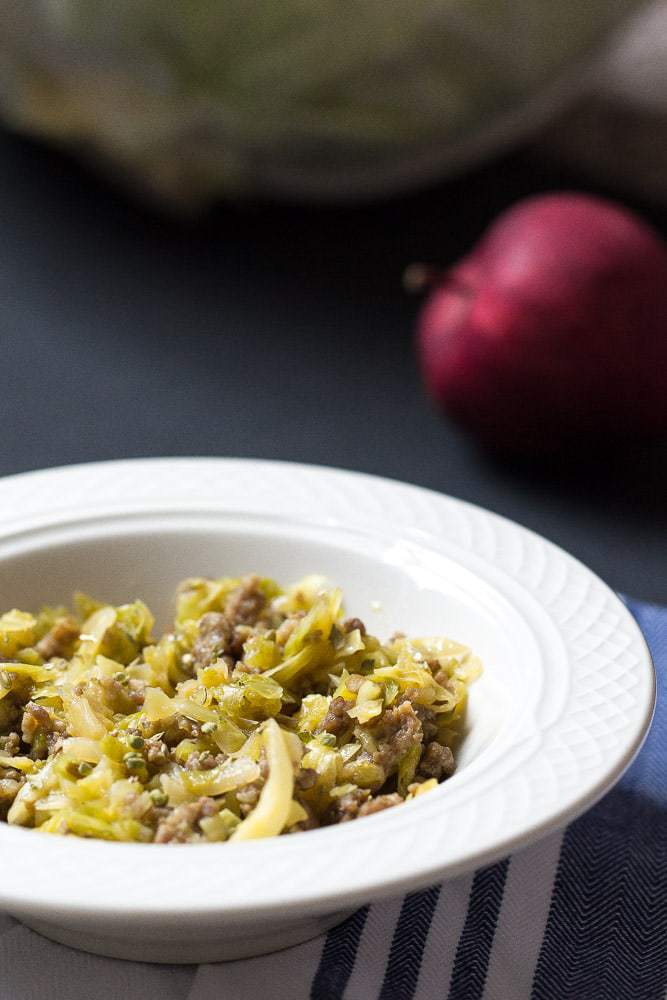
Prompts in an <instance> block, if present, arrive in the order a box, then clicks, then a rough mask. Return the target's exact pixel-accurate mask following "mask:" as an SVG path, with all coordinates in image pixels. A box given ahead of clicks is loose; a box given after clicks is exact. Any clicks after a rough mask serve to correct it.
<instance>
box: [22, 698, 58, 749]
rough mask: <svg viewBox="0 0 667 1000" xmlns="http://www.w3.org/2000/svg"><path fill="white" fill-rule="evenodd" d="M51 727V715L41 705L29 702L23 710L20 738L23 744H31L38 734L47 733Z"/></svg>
mask: <svg viewBox="0 0 667 1000" xmlns="http://www.w3.org/2000/svg"><path fill="white" fill-rule="evenodd" d="M52 725H53V717H52V715H51V713H50V712H49V711H48V710H47V709H46V708H44V707H43V706H42V705H37V704H35V702H34V701H29V702H28V704H27V705H26V706H25V708H24V709H23V717H22V719H21V736H22V737H23V742H24V743H32V741H33V740H34V738H35V736H36V735H37V733H38V732H42V733H48V732H50V730H51V728H52Z"/></svg>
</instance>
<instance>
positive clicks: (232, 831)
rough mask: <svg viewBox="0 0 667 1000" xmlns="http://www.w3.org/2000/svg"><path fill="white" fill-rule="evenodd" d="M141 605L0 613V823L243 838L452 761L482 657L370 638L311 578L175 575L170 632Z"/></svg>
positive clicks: (430, 781) (440, 645) (433, 780)
mask: <svg viewBox="0 0 667 1000" xmlns="http://www.w3.org/2000/svg"><path fill="white" fill-rule="evenodd" d="M153 628H154V619H153V616H152V614H151V612H150V610H149V609H148V608H147V607H146V605H145V604H144V603H143V602H142V601H139V600H136V601H133V602H130V603H127V604H122V605H118V606H112V605H109V604H104V603H103V602H100V601H98V600H96V599H94V598H92V597H88V596H87V595H85V594H76V595H75V598H74V611H72V612H70V611H68V610H67V609H66V608H43V609H42V610H41V611H40V612H38V613H37V614H36V615H33V614H29V613H27V612H24V611H19V610H16V609H13V610H11V611H8V612H6V613H5V614H4V615H2V616H1V617H0V655H1V656H2V658H3V659H2V662H0V780H1V779H4V780H1V783H0V792H1V795H0V819H4V820H6V821H7V822H8V823H11V824H14V825H20V826H26V827H33V828H36V829H39V830H41V831H43V832H48V833H57V834H74V835H77V836H83V837H98V838H102V839H105V840H120V841H128V840H130V841H140V842H151V841H154V842H159V843H168V842H192V841H207V840H208V841H211V842H221V841H226V840H233V841H243V840H251V839H255V838H258V837H267V836H275V835H278V834H282V833H291V832H296V831H299V830H304V829H312V828H313V827H316V826H321V825H326V824H330V823H336V822H341V821H344V820H348V819H354V818H356V817H357V816H363V815H365V814H366V813H367V812H376V811H378V810H379V809H381V808H386V807H387V806H389V805H394V804H398V803H399V802H401V801H404V800H409V799H413V798H415V797H417V796H418V795H421V794H423V793H424V792H426V791H428V790H430V789H431V788H433V787H436V786H437V784H438V782H439V781H441V780H443V779H444V778H445V777H447V776H448V775H449V774H450V773H451V770H452V750H455V749H456V747H457V744H458V741H459V740H460V738H461V736H462V733H463V731H464V727H465V711H466V704H467V695H468V686H469V684H470V683H471V682H472V681H473V680H474V679H475V678H476V677H477V676H478V675H479V673H480V671H481V665H480V663H479V660H478V659H477V658H476V657H475V656H474V655H473V654H472V653H471V651H470V650H469V649H468V648H467V647H466V646H463V645H461V644H460V643H456V642H454V641H452V640H450V639H444V638H434V639H409V638H406V637H404V636H403V635H401V634H397V635H396V636H395V637H393V638H392V639H391V640H389V641H388V642H385V643H382V642H381V641H380V640H379V639H378V638H376V637H374V636H371V635H369V634H368V633H367V632H366V629H365V627H364V625H363V624H362V623H361V622H360V621H359V619H356V618H355V619H349V620H347V621H346V620H345V618H344V612H343V600H342V593H341V591H340V590H339V589H338V588H335V587H332V586H331V585H330V584H329V583H328V582H327V581H326V580H325V578H324V577H322V576H318V575H312V576H308V577H305V578H304V579H303V580H301V581H298V582H297V583H296V584H293V585H292V586H289V587H287V588H285V589H282V588H280V587H279V586H278V585H277V584H276V583H275V582H273V581H272V580H269V579H267V578H262V577H258V576H246V577H221V578H220V579H216V580H210V579H204V578H191V579H188V580H186V581H185V582H184V583H183V584H181V586H180V587H179V588H178V591H177V596H176V614H175V620H174V624H173V627H172V631H170V632H168V633H166V634H165V635H162V636H159V637H154V636H153V634H152V633H153Z"/></svg>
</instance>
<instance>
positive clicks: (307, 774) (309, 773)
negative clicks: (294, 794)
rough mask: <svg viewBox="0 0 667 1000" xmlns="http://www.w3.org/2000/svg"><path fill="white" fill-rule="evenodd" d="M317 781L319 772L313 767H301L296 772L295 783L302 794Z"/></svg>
mask: <svg viewBox="0 0 667 1000" xmlns="http://www.w3.org/2000/svg"><path fill="white" fill-rule="evenodd" d="M316 781H317V771H316V770H314V768H312V767H300V768H299V770H298V771H297V772H296V775H295V778H294V783H295V785H296V787H297V788H298V789H299V791H300V792H306V791H308V789H309V788H312V787H313V785H314V784H315V782H316Z"/></svg>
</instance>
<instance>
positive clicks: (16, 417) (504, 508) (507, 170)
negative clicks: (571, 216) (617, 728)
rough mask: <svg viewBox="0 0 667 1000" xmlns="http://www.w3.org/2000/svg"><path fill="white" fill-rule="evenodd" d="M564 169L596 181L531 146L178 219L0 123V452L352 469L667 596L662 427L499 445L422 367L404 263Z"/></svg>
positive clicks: (444, 253)
mask: <svg viewBox="0 0 667 1000" xmlns="http://www.w3.org/2000/svg"><path fill="white" fill-rule="evenodd" d="M564 186H567V187H577V188H589V189H590V185H589V184H588V183H587V182H586V180H585V179H583V178H581V177H577V176H573V175H572V174H566V173H564V172H559V171H558V170H557V169H556V168H555V167H552V166H547V165H545V164H544V163H543V162H542V163H540V162H536V161H535V160H534V159H533V158H532V157H531V156H530V154H529V153H527V152H525V151H523V152H519V153H514V154H512V155H511V156H509V157H507V158H505V159H503V160H500V161H496V162H495V163H492V164H489V165H486V166H485V167H484V168H482V169H480V170H478V171H476V172H474V173H472V174H470V175H468V176H467V177H466V178H465V179H458V180H455V181H453V182H450V183H448V184H443V185H440V186H438V187H436V188H433V189H431V190H430V191H426V192H422V193H421V194H417V195H409V196H405V197H401V198H400V199H397V200H394V201H393V202H391V203H384V204H383V203H378V204H373V205H366V206H360V207H354V208H343V209H341V208H338V209H333V208H314V207H286V206H282V207H281V206H273V207H266V206H265V207H261V206H258V205H245V206H241V207H227V208H221V209H218V210H216V211H215V212H214V213H213V214H212V215H211V216H210V217H209V218H208V219H207V220H205V221H200V222H198V223H196V224H194V223H185V224H183V223H176V222H173V221H169V220H167V219H166V218H163V217H160V216H159V215H157V214H154V213H151V212H149V211H147V210H142V209H139V208H138V207H137V206H136V205H133V204H132V203H131V202H130V201H129V200H127V199H125V198H124V197H123V196H122V194H121V193H120V192H117V191H114V190H113V189H110V188H109V186H107V185H106V184H105V183H103V182H101V181H100V180H99V179H98V178H97V177H96V176H95V175H94V174H93V173H89V172H88V171H86V170H85V169H82V168H80V167H78V166H77V165H76V164H74V163H73V162H71V161H70V160H69V159H68V158H67V157H64V156H61V155H58V154H55V153H52V152H49V151H47V150H45V149H43V148H41V147H40V146H38V145H36V144H33V143H31V142H27V141H25V140H21V139H17V138H15V137H12V136H8V135H7V136H2V135H0V350H1V357H2V364H1V365H0V421H1V426H2V435H1V436H0V474H3V475H6V474H10V473H14V472H19V471H23V470H27V469H32V468H37V467H41V466H49V465H60V464H65V463H70V462H82V461H90V460H95V459H107V458H118V457H129V456H142V455H165V454H175V455H185V454H212V455H247V456H259V457H270V458H281V459H294V460H299V461H304V462H318V463H324V464H331V465H337V466H344V467H348V468H353V469H361V470H364V471H368V472H373V473H378V474H380V475H386V476H392V477H395V478H399V479H405V480H409V481H412V482H415V483H418V484H421V485H424V486H428V487H431V488H433V489H437V490H441V491H444V492H446V493H451V494H453V495H455V496H458V497H462V498H464V499H466V500H470V501H473V502H475V503H479V504H481V505H483V506H485V507H489V508H491V509H492V510H495V511H497V512H499V513H501V514H505V515H507V516H508V517H511V518H514V519H516V520H518V521H520V522H522V523H523V524H526V525H528V526H529V527H531V528H533V529H535V530H537V531H539V532H541V533H542V534H544V535H546V536H547V537H549V538H551V539H552V540H553V541H555V542H557V543H559V544H561V545H563V546H564V547H565V548H566V549H568V550H569V551H571V552H572V553H574V554H575V555H576V556H578V557H579V558H581V559H582V560H583V561H584V562H586V563H588V564H589V565H590V566H591V567H592V568H593V569H594V570H596V571H597V572H598V573H600V574H601V575H602V576H603V577H604V578H605V579H606V580H607V581H608V582H609V583H610V584H611V585H612V586H613V587H615V588H616V589H620V590H623V591H625V592H626V593H632V594H634V595H635V596H637V597H642V598H646V599H649V600H654V601H658V602H663V603H667V486H666V484H667V473H666V471H665V470H666V469H667V449H666V448H665V447H658V448H655V449H653V450H652V451H649V452H645V451H642V452H639V451H636V450H634V449H631V450H630V451H628V450H625V451H623V452H622V453H621V454H619V455H618V456H617V457H615V458H613V459H610V458H609V456H607V457H605V458H603V459H599V460H596V459H595V458H594V457H592V458H591V461H590V462H589V463H586V464H585V465H584V466H582V467H579V468H577V469H572V468H570V469H566V468H563V467H562V466H554V465H552V464H549V465H548V466H547V467H546V468H540V467H538V466H536V465H535V464H523V465H518V464H516V463H507V462H500V461H497V460H493V459H491V458H489V457H488V456H485V455H483V454H482V453H481V452H480V451H479V450H478V449H477V448H475V447H474V445H473V444H472V443H471V442H470V441H469V440H468V439H467V438H466V437H465V436H463V435H462V434H461V433H460V432H459V431H457V430H455V429H454V428H453V427H451V425H449V424H448V423H447V422H446V421H444V420H443V419H442V418H441V417H439V416H438V415H437V414H436V413H435V412H434V411H433V410H432V408H431V407H430V405H429V404H428V402H427V401H426V399H425V398H424V395H423V393H422V391H421V387H420V384H419V380H418V375H417V371H416V367H415V363H414V357H413V349H412V343H411V330H412V325H413V320H414V315H415V312H416V309H417V305H418V303H417V302H415V301H414V300H411V299H410V298H408V297H407V296H406V295H405V294H404V292H403V291H402V288H401V273H402V271H403V268H404V267H405V265H406V264H408V263H409V262H410V261H413V260H424V259H426V260H434V261H438V262H442V263H443V264H445V263H448V262H450V261H453V260H455V259H456V258H457V257H458V256H459V255H460V254H462V253H463V252H464V251H465V250H466V249H467V248H468V247H469V246H470V245H471V244H472V243H473V242H474V241H475V239H476V238H477V236H478V235H479V233H480V232H481V231H482V229H483V228H484V227H485V225H486V224H487V223H488V222H489V221H490V220H491V219H492V218H493V216H494V215H495V214H496V213H497V212H498V211H499V210H500V209H502V208H503V207H505V206H506V205H508V204H510V203H511V202H512V201H514V200H516V199H517V198H519V197H521V196H522V195H524V194H527V193H529V192H532V191H539V190H544V189H549V188H554V187H564ZM635 207H638V208H639V209H640V210H643V211H644V212H645V214H646V215H647V216H648V217H649V218H650V219H652V221H653V222H654V223H655V224H656V225H657V226H658V227H659V228H661V229H662V231H663V232H667V213H665V212H659V211H658V210H656V209H651V208H650V207H647V206H642V205H640V204H639V205H636V206H635Z"/></svg>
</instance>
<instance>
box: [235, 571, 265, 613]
mask: <svg viewBox="0 0 667 1000" xmlns="http://www.w3.org/2000/svg"><path fill="white" fill-rule="evenodd" d="M265 607H266V597H265V595H264V592H263V591H262V589H261V578H260V577H259V576H257V575H256V574H251V575H250V576H244V577H243V579H242V580H241V583H240V585H239V586H238V587H237V588H236V590H234V591H232V593H231V594H230V595H229V597H228V598H227V600H226V602H225V615H226V616H227V619H228V621H229V622H231V624H232V625H256V624H257V620H258V619H259V618H260V617H261V614H262V611H263V610H264V608H265Z"/></svg>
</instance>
